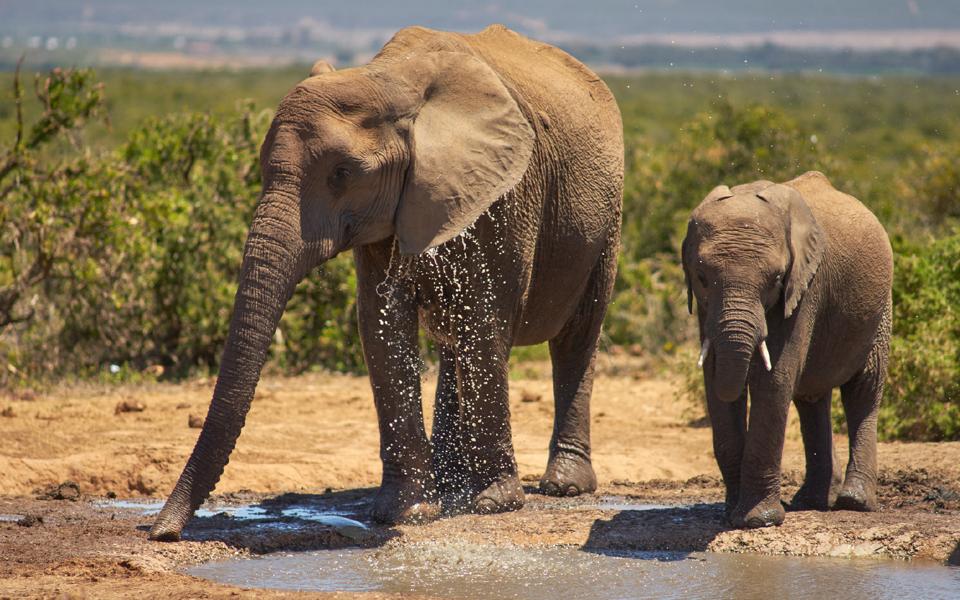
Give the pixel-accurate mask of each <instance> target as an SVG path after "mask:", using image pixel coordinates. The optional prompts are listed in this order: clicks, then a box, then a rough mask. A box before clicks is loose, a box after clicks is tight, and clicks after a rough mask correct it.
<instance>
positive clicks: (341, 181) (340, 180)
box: [327, 165, 350, 195]
mask: <svg viewBox="0 0 960 600" xmlns="http://www.w3.org/2000/svg"><path fill="white" fill-rule="evenodd" d="M349 177H350V169H349V168H348V167H346V166H344V165H339V166H338V167H337V168H335V169H334V170H333V172H332V173H330V177H328V178H327V185H329V186H330V189H331V190H333V192H334V194H336V195H339V194H341V193H342V192H343V191H344V186H345V185H346V183H347V179H348V178H349Z"/></svg>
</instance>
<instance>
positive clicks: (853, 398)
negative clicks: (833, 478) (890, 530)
mask: <svg viewBox="0 0 960 600" xmlns="http://www.w3.org/2000/svg"><path fill="white" fill-rule="evenodd" d="M890 320H891V319H890V311H889V309H888V311H887V314H886V315H885V316H884V320H883V322H882V324H881V327H880V330H879V332H878V334H877V339H876V341H875V342H874V346H873V349H872V350H871V352H870V355H869V356H868V357H867V361H866V364H865V365H864V367H863V369H862V370H861V371H860V372H859V373H857V374H856V375H854V377H853V378H852V379H850V381H848V382H847V383H845V384H843V385H842V386H841V387H840V391H841V396H842V399H843V410H844V412H845V413H846V417H847V431H848V432H849V435H850V461H849V462H848V463H847V473H846V478H845V479H844V482H843V487H842V488H841V490H840V493H839V495H838V496H837V503H836V505H835V508H838V509H842V510H859V511H873V510H877V508H878V502H877V414H878V412H879V410H880V399H881V398H882V397H883V380H884V378H885V377H886V373H887V356H888V353H889V348H890V346H889V343H890Z"/></svg>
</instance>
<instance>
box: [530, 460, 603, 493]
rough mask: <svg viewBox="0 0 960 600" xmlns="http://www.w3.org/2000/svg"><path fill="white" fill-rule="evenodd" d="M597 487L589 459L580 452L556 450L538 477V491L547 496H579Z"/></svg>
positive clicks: (595, 476)
mask: <svg viewBox="0 0 960 600" xmlns="http://www.w3.org/2000/svg"><path fill="white" fill-rule="evenodd" d="M596 489H597V475H596V474H595V473H594V472H593V465H592V464H590V459H589V458H586V457H584V456H582V455H580V454H573V453H569V452H562V451H561V452H557V453H556V454H554V455H553V456H552V457H551V458H550V462H549V463H547V470H546V471H545V472H544V474H543V477H541V478H540V493H541V494H545V495H547V496H579V495H580V494H589V493H590V492H594V491H596Z"/></svg>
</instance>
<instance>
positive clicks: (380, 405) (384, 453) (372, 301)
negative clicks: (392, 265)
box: [358, 261, 440, 523]
mask: <svg viewBox="0 0 960 600" xmlns="http://www.w3.org/2000/svg"><path fill="white" fill-rule="evenodd" d="M361 264H362V263H361V262H360V261H358V272H360V273H361V274H360V276H359V277H358V288H359V290H358V314H359V325H360V339H361V341H362V343H363V353H364V357H365V359H366V362H367V369H368V370H369V372H370V384H371V386H372V388H373V399H374V403H375V404H376V408H377V420H378V424H379V427H380V458H381V460H382V462H383V480H382V483H381V484H380V489H379V490H378V491H377V494H376V497H375V498H374V502H373V507H372V509H371V517H372V518H373V519H374V520H376V521H379V522H381V523H404V522H422V521H427V520H430V519H433V518H435V517H436V516H437V515H438V514H439V511H440V509H439V505H438V503H437V498H436V486H435V483H434V477H433V469H432V464H431V462H432V460H431V451H430V442H429V440H428V439H427V434H426V431H425V429H424V424H423V407H422V403H421V397H420V354H419V341H418V337H417V331H418V329H417V312H416V308H415V305H414V303H413V298H412V296H413V294H412V290H410V289H407V288H406V287H405V286H403V285H402V284H396V285H395V286H394V287H395V289H394V290H392V292H391V296H390V298H389V301H388V300H387V299H384V298H381V297H380V296H379V295H378V294H377V293H376V290H375V289H373V288H374V287H375V283H374V282H375V281H381V280H382V279H376V277H375V276H374V277H364V276H363V275H362V271H361V269H360V268H359V267H360V265H361ZM368 288H370V289H368Z"/></svg>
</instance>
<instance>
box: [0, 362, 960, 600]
mask: <svg viewBox="0 0 960 600" xmlns="http://www.w3.org/2000/svg"><path fill="white" fill-rule="evenodd" d="M624 360H625V359H614V358H610V357H606V356H604V357H603V359H602V360H601V363H602V369H601V370H602V373H601V375H600V377H598V379H597V381H596V383H595V386H594V402H593V409H592V414H593V444H594V454H593V456H594V464H595V467H596V470H597V475H598V478H599V480H600V485H601V489H600V490H599V492H598V494H597V495H595V496H593V497H587V498H581V499H572V500H567V499H547V498H543V497H541V496H538V495H536V494H533V493H530V494H528V501H527V506H526V507H525V508H524V509H523V510H521V511H518V512H515V513H510V514H504V515H493V516H475V515H463V516H457V517H450V518H445V519H442V520H440V521H437V522H435V523H432V524H429V525H423V526H404V527H397V528H383V529H375V530H373V533H372V534H370V537H369V538H366V539H364V540H362V541H361V543H363V544H385V543H390V544H394V543H406V542H422V541H429V540H440V539H447V538H449V537H450V536H452V535H455V536H457V537H458V539H462V540H464V541H470V540H476V541H478V542H483V543H497V544H513V545H519V546H545V545H561V544H562V545H569V546H581V547H593V548H610V549H638V550H681V551H694V550H710V551H724V552H760V553H767V554H792V555H825V556H838V557H846V556H877V557H891V558H900V559H926V560H935V561H939V562H953V563H956V562H958V560H960V548H958V543H960V518H958V517H960V443H940V444H919V443H918V444H901V443H895V444H893V443H892V444H883V445H882V446H881V448H880V465H881V484H882V485H881V504H882V510H881V511H880V512H878V513H874V514H859V513H850V512H830V513H817V512H805V513H788V515H787V521H786V523H785V524H784V525H783V526H781V527H778V528H772V529H765V530H760V531H737V530H728V529H727V528H726V527H725V526H724V524H723V521H722V510H721V508H720V506H719V505H718V504H716V503H717V502H718V501H719V500H720V499H721V498H722V490H721V486H720V481H719V477H718V471H717V467H716V464H715V462H714V459H713V455H712V451H711V440H710V430H709V428H707V427H702V426H696V421H697V417H698V416H699V415H698V414H697V410H696V407H692V406H691V405H690V403H688V402H686V401H684V400H680V399H678V397H677V394H676V386H677V382H676V381H674V380H672V379H669V378H664V377H657V376H652V377H651V376H648V375H644V374H643V373H645V371H644V370H643V369H640V368H634V365H632V364H630V363H628V362H624ZM523 370H524V374H523V376H522V377H515V378H514V379H513V380H512V382H511V408H512V411H513V416H512V423H513V435H514V445H515V448H516V453H517V462H518V464H519V468H520V473H521V477H522V479H523V480H524V482H525V484H527V485H530V486H535V485H536V481H537V480H538V478H539V475H540V473H541V472H542V469H543V467H544V466H545V464H546V458H547V454H546V447H547V442H548V440H549V437H550V431H551V427H552V419H553V403H552V396H551V382H550V380H549V378H548V377H547V371H546V368H529V367H526V366H525V367H524V369H523ZM434 381H435V378H433V377H431V374H429V373H428V374H427V376H426V379H425V383H424V395H425V397H426V398H428V399H429V398H430V397H432V394H433V385H434ZM212 389H213V381H212V380H197V381H192V382H189V383H184V384H178V385H173V384H154V385H145V386H122V387H97V386H80V387H77V388H74V389H69V388H66V387H64V388H61V389H57V390H53V391H51V392H48V393H44V394H24V393H20V394H18V395H16V396H0V440H2V443H0V473H2V475H3V476H2V477H0V598H5V597H18V598H19V597H31V596H33V597H57V596H64V597H75V598H83V597H90V598H99V597H133V596H136V597H138V598H161V597H162V598H195V597H203V598H220V597H235V596H237V595H241V596H242V595H248V594H250V595H253V594H256V595H257V596H258V597H271V598H272V597H277V598H279V597H286V596H288V595H291V594H289V593H283V592H276V593H274V592H269V593H268V592H263V591H257V592H252V591H249V590H242V589H240V588H235V587H231V586H226V585H219V584H214V583H211V582H207V581H204V580H200V579H196V578H193V577H190V576H187V575H184V574H181V573H180V572H179V570H180V569H182V568H183V567H184V566H186V565H189V564H194V563H197V562H202V561H205V560H211V559H216V558H224V557H228V556H232V555H236V554H246V553H258V552H264V551H270V550H278V549H305V548H321V547H335V546H338V545H349V544H354V543H357V541H356V540H355V539H347V538H344V537H342V536H341V535H339V534H338V533H336V532H335V531H332V530H330V529H329V528H325V527H323V526H319V525H318V526H317V527H315V528H309V527H308V528H306V529H303V530H300V531H298V532H296V533H288V534H284V535H280V536H276V535H274V536H264V535H262V534H253V533H251V532H250V531H247V530H244V528H242V527H240V528H231V527H225V526H222V525H223V524H222V523H220V524H219V525H218V523H219V522H217V521H216V520H215V519H209V518H208V519H196V520H195V522H194V524H193V525H191V528H190V529H189V535H188V536H187V537H188V539H189V540H190V541H185V542H181V543H178V544H161V543H154V542H149V541H147V539H146V529H147V526H148V525H149V523H150V521H151V520H150V517H147V516H143V515H142V514H139V513H137V512H135V511H129V510H118V509H116V508H110V507H104V506H102V505H101V501H102V500H103V499H104V498H105V497H118V498H142V497H147V498H156V499H161V498H163V497H164V495H165V494H166V493H167V492H168V491H169V490H170V489H171V488H172V486H173V484H174V482H175V480H176V478H177V476H178V475H179V472H180V469H181V467H182V466H183V464H184V461H185V459H186V457H187V455H188V454H189V452H190V450H191V448H192V446H193V442H194V441H195V439H196V436H197V434H198V433H199V429H197V428H195V427H191V426H190V421H191V420H192V421H194V425H196V424H197V423H196V421H197V420H198V419H201V418H202V417H203V416H204V415H205V413H206V407H207V404H208V403H209V400H210V396H211V393H212ZM425 405H426V406H425V409H426V411H427V413H428V414H429V411H430V401H429V400H427V401H426V402H425ZM377 440H378V435H377V428H376V419H375V416H374V410H373V401H372V397H371V393H370V388H369V385H368V383H367V380H366V378H363V377H352V376H346V375H334V374H311V375H305V376H301V377H296V378H282V377H268V378H265V379H264V380H263V381H262V382H261V384H260V387H259V389H258V392H257V397H256V400H255V401H254V405H253V408H252V410H251V412H250V415H249V417H248V419H247V425H246V428H245V429H244V432H243V435H242V436H241V438H240V441H239V444H238V445H237V449H236V451H235V452H234V454H233V455H232V458H231V461H230V464H229V465H228V467H227V470H226V473H225V474H224V476H223V478H222V479H221V481H220V484H219V485H218V488H217V494H218V495H219V498H220V500H221V501H228V502H264V501H266V502H273V503H274V504H278V503H279V504H282V503H283V502H294V501H296V502H300V503H303V502H305V501H308V502H319V503H326V502H332V503H337V502H344V501H349V502H353V503H354V504H355V505H357V506H361V507H362V505H363V503H364V502H365V500H366V499H367V498H369V496H370V494H371V493H372V491H373V490H372V488H374V487H375V486H376V485H377V484H378V483H379V476H380V472H379V469H380V466H379V461H378V459H377V454H378V443H377ZM836 441H837V447H838V452H840V453H841V456H844V455H845V453H846V440H845V439H844V437H843V436H837V438H836ZM802 467H803V452H802V446H801V444H800V435H799V428H798V427H797V424H796V422H795V417H794V419H793V421H792V422H791V426H790V431H789V432H788V440H787V447H786V450H785V455H784V482H785V488H784V489H785V496H786V497H787V498H789V494H791V493H792V492H793V491H794V490H795V489H796V487H797V485H798V484H799V479H800V476H801V473H802ZM68 481H70V482H75V483H76V486H75V487H74V486H73V485H66V486H63V485H60V484H62V483H64V482H68ZM58 486H59V487H58ZM529 491H530V492H532V491H533V488H532V487H531V488H530V490H529ZM291 493H292V494H291ZM281 494H283V495H281ZM278 495H280V496H279V498H278V497H277V496H278ZM605 496H616V497H618V498H620V499H621V500H625V501H630V502H640V503H643V502H648V503H660V504H667V505H671V504H694V505H695V506H694V507H693V508H679V507H678V508H665V509H660V510H656V511H643V512H640V511H634V510H617V509H616V507H611V506H604V505H603V504H602V502H601V503H599V504H598V502H600V500H598V498H599V499H602V498H603V497H605ZM358 516H360V515H359V514H358ZM298 596H299V595H298ZM322 596H323V597H341V596H342V597H358V596H363V597H364V598H378V597H384V596H382V595H376V594H360V595H357V594H353V595H346V594H345V595H340V596H338V595H331V594H327V595H322Z"/></svg>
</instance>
